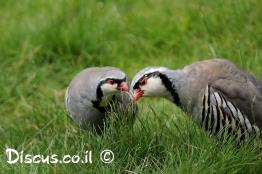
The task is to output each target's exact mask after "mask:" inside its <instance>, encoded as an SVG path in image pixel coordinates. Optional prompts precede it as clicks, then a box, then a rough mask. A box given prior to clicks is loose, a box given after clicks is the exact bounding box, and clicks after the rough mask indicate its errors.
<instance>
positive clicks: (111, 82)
mask: <svg viewBox="0 0 262 174" xmlns="http://www.w3.org/2000/svg"><path fill="white" fill-rule="evenodd" d="M126 79H127V77H126V74H125V73H124V72H122V71H121V70H120V69H118V68H114V67H101V68H99V67H93V68H87V69H85V70H83V71H81V72H80V73H79V74H77V75H76V76H75V77H74V78H73V80H72V81H71V82H70V85H69V87H68V88H67V91H66V94H65V106H66V108H67V111H68V112H69V115H70V116H71V117H72V119H73V120H74V121H75V122H76V123H77V124H78V125H79V126H80V127H81V128H86V126H87V125H88V124H91V126H93V127H95V128H96V130H98V131H101V129H102V128H103V125H104V121H105V116H106V111H107V110H109V109H110V107H111V106H112V105H113V104H115V106H116V107H114V108H117V107H118V108H120V110H121V109H122V110H123V111H125V110H130V111H132V116H135V114H136V111H137V106H136V104H135V103H134V102H133V99H132V96H130V95H129V93H127V91H128V86H127V83H126ZM123 116H124V115H123ZM125 116H126V115H125Z"/></svg>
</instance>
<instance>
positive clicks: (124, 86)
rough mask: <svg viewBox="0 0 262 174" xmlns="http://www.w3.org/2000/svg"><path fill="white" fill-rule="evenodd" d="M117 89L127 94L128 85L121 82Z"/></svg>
mask: <svg viewBox="0 0 262 174" xmlns="http://www.w3.org/2000/svg"><path fill="white" fill-rule="evenodd" d="M117 89H118V90H120V91H125V92H128V85H127V83H126V82H121V83H120V85H119V86H118V87H117Z"/></svg>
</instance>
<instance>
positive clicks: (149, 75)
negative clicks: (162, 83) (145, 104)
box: [133, 71, 161, 89]
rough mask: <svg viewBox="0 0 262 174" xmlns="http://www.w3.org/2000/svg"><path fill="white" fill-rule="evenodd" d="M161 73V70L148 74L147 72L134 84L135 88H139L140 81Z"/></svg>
mask: <svg viewBox="0 0 262 174" xmlns="http://www.w3.org/2000/svg"><path fill="white" fill-rule="evenodd" d="M160 74H161V73H160V72H159V71H155V72H152V73H148V74H145V75H143V76H142V77H141V78H140V79H139V80H138V81H137V82H136V84H135V85H134V87H133V89H138V88H139V83H140V81H141V80H143V79H144V78H145V77H148V78H150V77H158V76H159V75H160Z"/></svg>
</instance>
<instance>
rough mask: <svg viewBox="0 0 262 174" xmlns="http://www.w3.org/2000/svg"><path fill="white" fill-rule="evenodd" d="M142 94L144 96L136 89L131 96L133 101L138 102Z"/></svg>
mask: <svg viewBox="0 0 262 174" xmlns="http://www.w3.org/2000/svg"><path fill="white" fill-rule="evenodd" d="M143 94H144V93H143V91H141V90H140V89H136V90H135V91H134V94H133V99H134V100H135V101H138V100H139V98H140V97H142V96H143Z"/></svg>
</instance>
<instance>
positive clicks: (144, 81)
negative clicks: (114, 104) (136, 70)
mask: <svg viewBox="0 0 262 174" xmlns="http://www.w3.org/2000/svg"><path fill="white" fill-rule="evenodd" d="M147 79H148V78H147V77H144V78H143V79H142V80H140V81H139V85H141V86H143V85H145V84H146V81H147Z"/></svg>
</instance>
